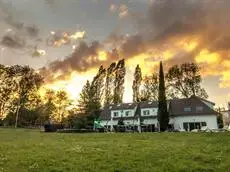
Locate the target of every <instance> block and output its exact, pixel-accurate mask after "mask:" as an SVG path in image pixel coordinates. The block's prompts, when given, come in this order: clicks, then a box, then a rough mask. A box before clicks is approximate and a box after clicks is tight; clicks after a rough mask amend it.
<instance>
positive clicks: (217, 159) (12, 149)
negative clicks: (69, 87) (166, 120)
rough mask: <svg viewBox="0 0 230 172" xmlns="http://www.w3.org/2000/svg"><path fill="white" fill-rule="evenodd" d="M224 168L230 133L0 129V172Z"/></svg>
mask: <svg viewBox="0 0 230 172" xmlns="http://www.w3.org/2000/svg"><path fill="white" fill-rule="evenodd" d="M2 171H6V172H10V171H13V172H14V171H15V172H20V171H31V172H33V171H37V172H41V171H74V172H78V171H79V172H82V171H92V172H96V171H100V172H102V171H106V172H107V171H108V172H109V171H121V172H123V171H129V172H130V171H137V172H142V171H151V172H155V171H186V172H187V171H194V172H197V171H221V172H227V171H230V133H142V134H138V133H136V134H133V133H130V134H128V133H123V134H121V133H120V134H119V133H118V134H113V133H110V134H109V133H98V134H93V133H91V134H64V133H44V132H40V131H36V130H25V129H17V130H15V129H0V172H2Z"/></svg>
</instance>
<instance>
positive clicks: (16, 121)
mask: <svg viewBox="0 0 230 172" xmlns="http://www.w3.org/2000/svg"><path fill="white" fill-rule="evenodd" d="M19 109H20V105H18V107H17V111H16V119H15V126H14V127H15V128H17V127H18V115H19Z"/></svg>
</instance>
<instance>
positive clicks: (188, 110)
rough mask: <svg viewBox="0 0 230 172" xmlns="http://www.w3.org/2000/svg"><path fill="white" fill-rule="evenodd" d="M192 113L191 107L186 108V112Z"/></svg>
mask: <svg viewBox="0 0 230 172" xmlns="http://www.w3.org/2000/svg"><path fill="white" fill-rule="evenodd" d="M191 111H192V109H191V107H185V108H184V112H191Z"/></svg>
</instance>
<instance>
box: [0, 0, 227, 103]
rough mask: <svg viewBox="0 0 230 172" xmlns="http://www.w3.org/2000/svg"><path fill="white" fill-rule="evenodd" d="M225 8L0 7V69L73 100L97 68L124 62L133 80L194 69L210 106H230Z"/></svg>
mask: <svg viewBox="0 0 230 172" xmlns="http://www.w3.org/2000/svg"><path fill="white" fill-rule="evenodd" d="M229 10H230V2H229V1H228V0H219V1H216V0H209V1H206V0H177V1H171V0H65V1H64V0H0V39H1V43H0V50H1V54H0V63H2V64H5V65H15V64H20V65H30V66H31V67H33V68H35V69H38V70H40V71H41V73H42V74H43V75H44V76H45V81H46V85H47V86H48V87H50V88H54V89H57V90H58V89H66V90H67V92H68V93H69V94H71V96H72V98H74V99H76V98H77V97H78V94H79V92H80V91H81V89H82V87H83V85H84V83H85V82H86V80H87V79H89V80H91V79H92V78H93V76H94V75H95V74H96V72H97V69H98V67H99V66H100V65H101V64H102V65H104V66H105V67H108V65H109V64H110V63H112V62H113V61H117V60H119V59H121V58H125V59H126V67H127V74H126V81H125V95H124V101H125V102H130V101H131V100H132V79H133V72H134V69H135V66H136V65H137V64H140V66H141V68H142V72H143V74H144V75H150V74H151V73H153V72H156V71H157V70H158V65H159V61H160V60H163V63H164V67H165V69H167V68H168V67H170V66H171V65H174V64H180V63H183V62H191V61H195V62H197V63H198V64H199V65H200V66H201V73H202V78H203V83H202V84H203V87H204V88H205V89H206V90H207V93H208V95H209V100H211V101H214V102H215V103H216V104H217V106H219V105H220V106H222V105H224V106H225V105H226V103H227V102H228V101H229V99H230V51H229V50H230V49H229V48H230V33H229V30H230V14H229Z"/></svg>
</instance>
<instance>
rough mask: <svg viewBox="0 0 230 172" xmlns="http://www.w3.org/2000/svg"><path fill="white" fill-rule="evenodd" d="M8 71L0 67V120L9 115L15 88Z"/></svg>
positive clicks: (7, 68) (12, 78)
mask: <svg viewBox="0 0 230 172" xmlns="http://www.w3.org/2000/svg"><path fill="white" fill-rule="evenodd" d="M9 69H10V68H9V67H6V66H3V65H0V119H1V118H3V117H4V116H5V115H6V114H7V113H9V111H10V109H11V104H12V103H13V99H14V92H15V91H16V86H17V85H16V82H15V80H14V77H11V76H10V70H9Z"/></svg>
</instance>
